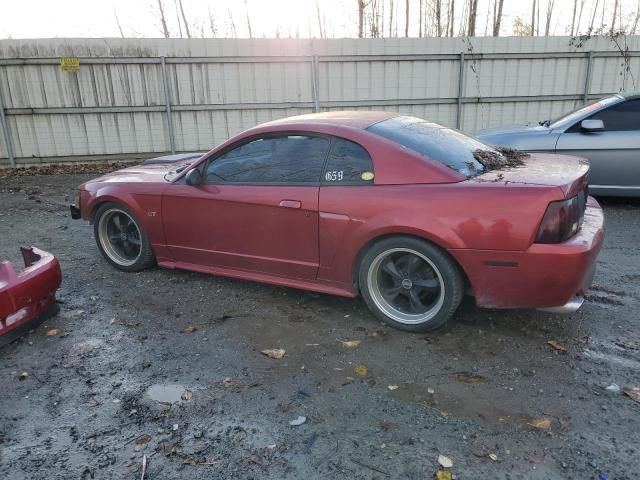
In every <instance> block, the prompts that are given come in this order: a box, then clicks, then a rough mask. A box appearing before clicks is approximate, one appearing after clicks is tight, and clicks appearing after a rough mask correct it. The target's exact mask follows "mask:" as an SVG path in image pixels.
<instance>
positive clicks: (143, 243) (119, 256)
mask: <svg viewBox="0 0 640 480" xmlns="http://www.w3.org/2000/svg"><path fill="white" fill-rule="evenodd" d="M94 234H95V237H96V243H97V244H98V249H100V252H101V253H102V255H104V257H105V258H106V259H107V260H108V261H109V263H111V264H112V265H113V266H114V267H116V268H118V269H120V270H124V271H125V272H138V271H140V270H144V269H145V268H147V267H150V266H151V265H153V263H154V262H155V257H154V255H153V251H152V250H151V245H150V244H149V240H148V238H147V235H146V234H145V232H144V229H143V228H142V226H141V225H140V223H139V222H138V221H137V220H136V219H135V218H134V216H133V215H132V214H131V213H130V212H129V211H128V210H127V209H126V208H125V207H122V206H120V205H118V204H115V203H105V204H104V205H101V206H100V207H99V208H98V211H97V212H96V215H95V221H94Z"/></svg>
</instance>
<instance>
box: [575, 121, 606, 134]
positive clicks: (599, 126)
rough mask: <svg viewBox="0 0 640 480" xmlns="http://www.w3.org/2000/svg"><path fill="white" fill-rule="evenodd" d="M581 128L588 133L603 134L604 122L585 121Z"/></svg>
mask: <svg viewBox="0 0 640 480" xmlns="http://www.w3.org/2000/svg"><path fill="white" fill-rule="evenodd" d="M580 128H581V129H582V130H585V131H587V132H601V131H603V130H604V122H603V121H602V120H583V121H582V122H581V123H580Z"/></svg>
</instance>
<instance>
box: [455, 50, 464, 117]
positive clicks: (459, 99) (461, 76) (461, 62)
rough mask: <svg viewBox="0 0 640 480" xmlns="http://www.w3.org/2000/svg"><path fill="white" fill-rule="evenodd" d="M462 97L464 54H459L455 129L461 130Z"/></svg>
mask: <svg viewBox="0 0 640 480" xmlns="http://www.w3.org/2000/svg"><path fill="white" fill-rule="evenodd" d="M463 95H464V52H460V73H459V74H458V109H457V111H456V128H457V129H458V130H460V129H462V96H463Z"/></svg>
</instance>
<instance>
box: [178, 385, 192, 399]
mask: <svg viewBox="0 0 640 480" xmlns="http://www.w3.org/2000/svg"><path fill="white" fill-rule="evenodd" d="M192 396H193V392H192V391H191V390H189V389H188V388H186V389H185V390H184V392H182V395H180V398H181V399H182V400H191V397H192Z"/></svg>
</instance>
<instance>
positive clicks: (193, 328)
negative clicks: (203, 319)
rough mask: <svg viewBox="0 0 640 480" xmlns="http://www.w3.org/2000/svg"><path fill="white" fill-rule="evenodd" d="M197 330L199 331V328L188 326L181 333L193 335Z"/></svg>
mask: <svg viewBox="0 0 640 480" xmlns="http://www.w3.org/2000/svg"><path fill="white" fill-rule="evenodd" d="M196 330H197V328H196V327H194V326H193V325H187V326H186V327H184V328H183V329H182V330H180V333H193V332H195V331H196Z"/></svg>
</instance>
